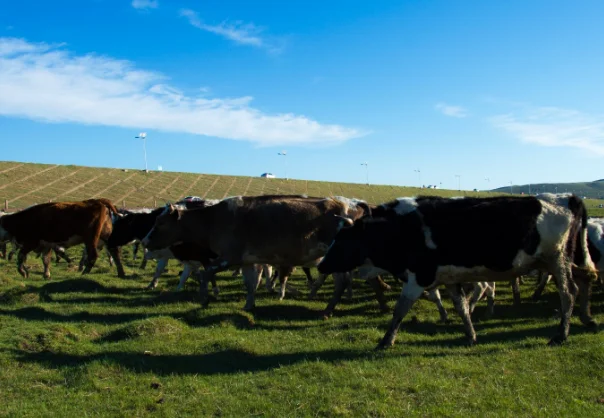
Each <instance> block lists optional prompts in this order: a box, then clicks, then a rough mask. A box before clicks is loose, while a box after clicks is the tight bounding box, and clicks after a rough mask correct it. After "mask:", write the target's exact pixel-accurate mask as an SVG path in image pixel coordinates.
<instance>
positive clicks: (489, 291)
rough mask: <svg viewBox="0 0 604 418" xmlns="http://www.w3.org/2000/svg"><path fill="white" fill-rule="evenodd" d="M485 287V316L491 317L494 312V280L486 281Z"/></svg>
mask: <svg viewBox="0 0 604 418" xmlns="http://www.w3.org/2000/svg"><path fill="white" fill-rule="evenodd" d="M486 285H487V288H486V289H485V293H486V295H487V313H486V315H485V317H486V318H491V317H493V315H494V314H495V282H486Z"/></svg>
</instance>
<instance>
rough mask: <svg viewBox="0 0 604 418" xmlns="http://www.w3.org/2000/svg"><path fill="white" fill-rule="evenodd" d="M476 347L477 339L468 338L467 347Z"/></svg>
mask: <svg viewBox="0 0 604 418" xmlns="http://www.w3.org/2000/svg"><path fill="white" fill-rule="evenodd" d="M475 345H476V338H468V341H467V346H468V347H474V346H475Z"/></svg>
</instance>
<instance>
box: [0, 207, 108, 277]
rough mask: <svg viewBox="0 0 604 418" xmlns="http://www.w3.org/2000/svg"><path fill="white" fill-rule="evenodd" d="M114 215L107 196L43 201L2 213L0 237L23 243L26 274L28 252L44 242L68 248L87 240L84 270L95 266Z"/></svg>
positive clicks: (20, 261)
mask: <svg viewBox="0 0 604 418" xmlns="http://www.w3.org/2000/svg"><path fill="white" fill-rule="evenodd" d="M112 215H113V216H116V217H117V216H119V215H118V211H117V209H116V208H115V206H114V205H113V204H112V203H111V201H109V200H107V199H88V200H85V201H82V202H52V203H42V204H39V205H35V206H31V207H29V208H27V209H24V210H22V211H20V212H17V213H13V214H10V215H4V216H2V217H0V241H8V240H13V241H14V242H16V243H17V244H18V246H19V247H20V250H19V256H18V259H17V260H18V271H19V273H20V274H21V275H22V276H23V277H24V278H27V277H28V276H29V272H28V269H27V268H26V267H25V265H24V263H25V260H26V258H27V254H28V253H29V252H31V251H35V250H36V249H38V248H40V247H41V246H42V247H53V246H57V245H58V246H61V247H63V248H69V247H72V246H74V245H78V244H84V245H85V246H86V253H87V262H86V268H85V269H84V271H83V274H85V273H88V272H90V269H92V267H93V266H94V263H95V261H96V259H97V257H98V249H97V248H98V247H99V243H101V245H103V244H104V243H105V242H106V241H107V239H109V236H110V235H111V230H112V228H113V220H112ZM48 254H50V252H48ZM49 277H50V272H48V275H47V278H49Z"/></svg>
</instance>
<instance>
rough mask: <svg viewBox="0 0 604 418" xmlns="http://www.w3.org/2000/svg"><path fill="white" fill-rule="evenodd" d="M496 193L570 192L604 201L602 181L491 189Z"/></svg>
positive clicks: (603, 182) (603, 181)
mask: <svg viewBox="0 0 604 418" xmlns="http://www.w3.org/2000/svg"><path fill="white" fill-rule="evenodd" d="M492 191H493V192H497V193H510V192H511V193H524V194H528V193H529V191H530V193H533V194H534V193H543V192H548V193H556V192H558V193H564V192H572V193H575V194H577V195H579V196H586V197H588V198H590V199H604V179H600V180H595V181H592V182H583V183H538V184H530V185H528V184H523V185H513V186H511V187H510V186H504V187H499V188H497V189H493V190H492Z"/></svg>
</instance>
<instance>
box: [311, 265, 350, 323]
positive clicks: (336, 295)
mask: <svg viewBox="0 0 604 418" xmlns="http://www.w3.org/2000/svg"><path fill="white" fill-rule="evenodd" d="M320 279H321V276H319V278H318V279H317V282H318V281H319V280H320ZM333 281H334V283H335V289H334V291H333V295H332V296H331V300H330V301H329V303H328V304H327V307H326V308H325V310H324V311H323V318H324V319H327V318H329V317H330V316H331V315H332V314H333V310H334V309H335V308H336V306H337V304H338V303H339V302H340V300H341V299H342V295H343V294H344V290H345V289H346V288H347V287H348V284H349V283H350V282H351V281H352V275H351V274H350V273H334V274H333ZM317 282H315V285H316V284H317ZM313 288H314V286H313Z"/></svg>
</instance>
